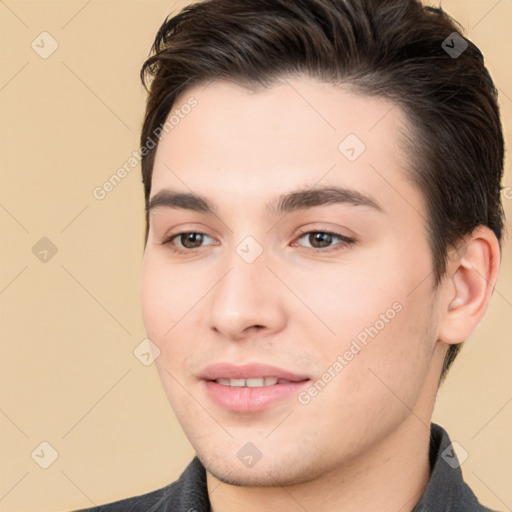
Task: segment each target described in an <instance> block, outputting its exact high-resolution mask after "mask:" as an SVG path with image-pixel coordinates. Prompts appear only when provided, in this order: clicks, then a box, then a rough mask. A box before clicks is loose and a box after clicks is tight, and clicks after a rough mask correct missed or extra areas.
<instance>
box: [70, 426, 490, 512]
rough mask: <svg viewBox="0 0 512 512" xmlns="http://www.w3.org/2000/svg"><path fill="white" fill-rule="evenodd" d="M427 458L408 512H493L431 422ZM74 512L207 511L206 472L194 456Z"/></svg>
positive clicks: (448, 441)
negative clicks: (173, 476)
mask: <svg viewBox="0 0 512 512" xmlns="http://www.w3.org/2000/svg"><path fill="white" fill-rule="evenodd" d="M429 456H430V467H431V474H430V479H429V481H428V484H427V487H426V489H425V492H424V493H423V495H422V497H421V499H420V501H419V502H418V503H417V504H416V506H415V507H414V509H413V510H412V512H493V511H492V510H490V509H488V508H486V507H484V506H483V505H481V504H480V503H479V502H478V500H477V498H476V496H475V495H474V494H473V492H472V491H471V489H470V488H469V487H468V486H467V484H465V483H464V481H463V479H462V472H461V470H460V467H459V466H460V465H459V462H458V459H457V455H456V454H455V452H454V450H453V447H452V445H451V441H450V438H449V437H448V434H447V433H446V431H445V430H444V429H443V428H441V427H440V426H439V425H436V424H435V423H432V425H431V430H430V450H429ZM77 512H210V500H209V498H208V490H207V486H206V470H205V468H204V466H203V464H202V463H201V461H200V460H199V459H198V457H197V456H195V457H194V458H193V459H192V461H191V462H190V464H189V465H188V466H187V467H186V468H185V470H184V471H183V473H182V474H181V476H180V477H179V479H178V480H176V481H175V482H173V483H171V484H169V485H167V486H166V487H163V488H162V489H158V490H156V491H152V492H149V493H147V494H143V495H141V496H135V497H132V498H127V499H124V500H121V501H116V502H113V503H109V504H107V505H100V506H99V507H95V508H89V509H83V510H81V511H77Z"/></svg>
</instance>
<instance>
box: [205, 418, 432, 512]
mask: <svg viewBox="0 0 512 512" xmlns="http://www.w3.org/2000/svg"><path fill="white" fill-rule="evenodd" d="M429 444H430V425H428V423H427V422H423V421H422V420H420V419H418V417H416V416H414V415H410V416H409V417H408V418H407V419H406V420H405V421H404V422H403V423H402V424H401V425H400V426H399V427H398V428H397V429H395V430H394V431H393V432H392V433H391V434H390V435H389V436H387V437H386V438H384V440H382V441H381V442H380V443H379V444H378V445H376V446H373V447H371V449H369V450H368V452H367V453H365V454H363V455H361V456H358V457H357V460H352V461H350V462H349V463H346V464H342V465H340V466H339V467H338V468H336V469H335V470H333V471H331V472H329V473H327V474H322V475H320V476H319V477H317V478H314V479H312V480H308V481H305V482H301V483H298V484H293V485H289V486H284V487H239V486H233V485H229V484H224V483H222V482H220V481H219V480H218V479H217V478H215V477H214V476H213V475H212V474H211V473H209V472H207V485H208V494H209V496H210V502H211V510H212V512H235V511H238V510H244V511H246V512H256V511H258V512H259V511H260V510H266V511H268V512H274V511H276V512H277V511H282V510H287V511H290V512H295V511H297V512H304V510H322V512H331V511H332V512H335V511H336V512H356V511H357V512H370V511H375V510H380V511H381V512H388V511H389V512H396V511H397V510H400V512H411V511H412V509H413V508H414V506H415V504H416V503H417V502H418V501H419V499H420V498H421V495H422V494H423V492H424V490H425V487H426V486H427V483H428V479H429V477H430V463H429Z"/></svg>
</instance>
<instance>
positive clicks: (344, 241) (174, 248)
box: [162, 229, 355, 254]
mask: <svg viewBox="0 0 512 512" xmlns="http://www.w3.org/2000/svg"><path fill="white" fill-rule="evenodd" d="M318 233H322V234H325V235H330V236H333V237H335V238H338V239H339V240H341V242H340V243H338V244H337V246H338V248H336V247H337V246H336V245H335V246H332V247H329V248H327V249H319V248H316V247H304V246H301V247H302V248H303V249H307V250H308V251H309V252H314V253H316V254H319V253H330V252H333V251H338V250H341V248H344V247H348V246H350V245H352V244H354V243H355V240H354V239H353V238H350V237H347V236H344V235H340V234H339V233H334V232H332V231H327V230H326V229H316V230H309V231H307V230H304V231H301V232H300V233H299V234H298V236H297V239H296V240H300V239H301V238H303V237H304V236H305V235H311V234H318ZM189 234H194V235H202V236H207V237H209V235H208V234H206V233H203V232H201V231H181V232H180V233H174V234H172V235H169V236H168V237H167V238H166V239H165V240H164V241H163V242H162V245H169V246H171V250H172V251H173V252H175V253H176V254H185V253H188V254H190V253H192V252H194V251H195V250H197V249H200V248H201V247H195V248H193V249H183V248H180V247H177V246H176V245H174V244H173V241H174V239H175V238H178V237H180V236H181V235H189ZM210 238H211V237H210Z"/></svg>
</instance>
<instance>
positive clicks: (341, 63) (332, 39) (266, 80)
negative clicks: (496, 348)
mask: <svg viewBox="0 0 512 512" xmlns="http://www.w3.org/2000/svg"><path fill="white" fill-rule="evenodd" d="M454 33H455V34H454ZM454 36H455V38H454ZM456 44H457V45H458V47H457V48H456ZM450 48H455V49H457V52H455V53H454V52H453V51H451V52H450ZM301 74H302V75H303V74H305V75H307V76H310V77H312V78H316V79H318V80H320V81H324V82H327V83H332V84H334V85H336V84H348V85H349V86H351V87H352V88H353V89H354V90H355V91H357V92H360V93H363V94H366V95H370V96H378V97H383V98H387V99H390V100H392V101H394V102H396V103H397V104H399V105H400V106H401V107H402V109H403V110H404V112H405V114H406V116H407V119H408V121H409V124H410V126H411V127H412V133H411V135H410V138H411V141H412V146H411V148H410V149H411V151H410V165H411V177H412V179H413V180H414V181H415V183H416V184H417V186H418V187H419V189H420V190H421V191H422V193H423V195H424V198H425V200H426V205H427V213H428V230H429V244H430V247H431V250H432V259H433V269H434V275H435V279H436V285H437V284H439V282H440V280H441V278H442V277H443V275H444V273H445V271H446V260H447V255H448V249H449V248H451V247H454V246H455V245H456V243H457V242H459V241H460V240H461V239H463V238H464V236H466V235H468V234H469V233H471V232H472V231H473V229H474V228H475V227H477V226H478V225H484V226H488V227H489V228H490V229H492V231H493V232H494V233H495V234H496V237H497V238H498V240H500V241H501V235H502V230H503V224H504V214H503V208H502V204H501V195H500V192H501V179H502V173H503V158H504V143H503V134H502V127H501V122H500V115H499V108H498V104H497V91H496V88H495V86H494V84H493V82H492V79H491V77H490V75H489V72H488V71H487V69H486V67H485V65H484V59H483V56H482V54H481V52H480V50H479V49H478V48H477V47H476V46H475V45H474V44H473V43H472V42H471V41H469V40H468V39H465V38H463V36H461V35H460V34H459V31H458V27H457V25H456V24H455V22H454V21H453V20H452V18H450V17H449V16H448V15H447V14H446V13H445V12H444V11H442V10H441V9H434V8H430V7H424V6H423V5H422V4H421V2H419V1H417V0H293V1H290V0H205V1H203V2H198V3H195V4H191V5H189V6H188V7H186V8H185V9H183V10H182V11H181V12H179V13H178V14H177V15H175V16H169V17H168V18H167V19H166V20H165V21H164V23H163V24H162V26H161V27H160V29H159V31H158V33H157V35H156V38H155V41H154V44H153V47H152V52H151V56H150V57H149V58H148V59H147V60H146V62H145V63H144V65H143V67H142V70H141V79H142V81H143V84H144V85H145V86H146V84H147V82H146V79H147V78H151V79H152V81H151V85H150V88H149V95H148V99H147V105H146V113H145V118H144V123H143V128H142V133H141V145H142V146H143V145H145V144H146V143H147V142H146V141H147V140H148V138H151V136H152V134H153V133H154V131H155V129H156V128H157V127H159V126H162V125H164V123H165V121H166V118H167V116H168V114H169V112H170V110H171V108H172V106H173V103H174V101H175V99H176V98H177V96H178V95H179V94H180V93H182V92H183V91H184V90H185V89H186V88H190V87H192V86H195V85H198V84H202V83H206V82H209V81H211V80H227V81H231V82H234V83H236V84H238V85H242V86H245V87H248V88H256V87H268V86H271V85H272V84H273V83H275V82H276V81H277V80H278V79H279V78H282V77H285V76H293V75H301ZM155 152H156V147H154V148H153V149H151V150H149V151H148V152H147V153H146V154H145V156H143V157H142V179H143V183H144V192H145V199H146V242H147V237H148V230H149V217H148V213H147V205H148V200H149V195H150V190H151V178H152V171H153V162H154V156H155ZM460 347H461V345H460V344H456V345H452V346H451V347H450V349H449V351H448V353H447V356H446V359H445V363H444V367H443V372H442V377H444V375H445V374H446V371H447V370H448V368H449V366H450V365H451V363H452V362H453V360H454V358H455V356H456V355H457V353H458V351H459V349H460Z"/></svg>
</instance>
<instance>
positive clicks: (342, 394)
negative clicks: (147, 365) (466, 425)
mask: <svg viewBox="0 0 512 512" xmlns="http://www.w3.org/2000/svg"><path fill="white" fill-rule="evenodd" d="M192 96H193V97H194V98H196V100H197V102H198V103H197V107H196V108H195V109H193V110H192V111H191V113H190V114H189V115H187V116H186V117H185V118H184V119H183V120H181V121H180V123H179V124H177V125H176V126H175V127H174V128H173V129H172V130H171V131H169V133H168V134H166V135H164V137H163V138H162V139H161V141H160V143H159V146H158V149H157V153H156V159H155V165H154V171H153V183H152V188H151V197H154V196H155V194H157V193H158V192H160V191H162V190H163V189H166V188H170V189H174V190H176V191H181V192H184V193H188V192H193V193H196V194H200V195H202V196H205V197H207V198H208V200H209V201H211V202H212V203H213V204H215V205H216V212H215V215H211V214H210V215H207V214H205V213H201V212H194V211H187V210H184V209H172V208H168V207H165V206H162V207H157V208H154V209H152V210H151V213H150V230H149V237H148V241H147V246H146V249H145V254H144V262H143V274H142V307H143V318H144V323H145V326H146V329H147V333H148V336H149V338H150V339H151V340H152V341H153V342H154V343H155V344H156V345H157V346H158V348H159V349H160V351H161V353H160V356H159V357H158V358H157V359H156V365H157V368H158V371H159V374H160V377H161V380H162V383H163V386H164V389H165V391H166V393H167V396H168V398H169V401H170V403H171V405H172V407H173V410H174V411H175V414H176V416H177V418H178V420H179V422H180V424H181V426H182V427H183V429H184V431H185V433H186V435H187V437H188V438H189V439H190V442H191V443H192V445H193V447H194V449H195V450H196V452H197V454H198V456H199V457H200V459H201V461H202V462H203V464H204V465H205V467H206V469H207V484H208V491H209V495H210V500H211V505H212V510H214V511H215V512H229V511H234V510H241V509H243V510H246V511H249V512H250V511H253V510H254V511H255V510H267V511H274V510H288V511H295V510H297V511H298V510H304V509H306V510H323V511H324V512H329V511H331V510H332V511H334V510H336V511H356V510H357V511H359V512H361V511H370V510H382V511H393V512H395V511H397V510H401V511H402V512H405V511H410V510H412V508H413V507H414V505H415V504H416V503H417V501H418V500H419V498H420V497H421V494H422V493H423V491H424V489H425V486H426V484H427V482H428V478H429V472H430V467H429V463H428V447H429V433H430V431H429V428H430V418H431V415H432V410H433V406H434V401H435V396H436V392H437V387H438V381H439V376H440V373H441V368H442V363H443V359H444V356H445V354H446V351H447V349H448V346H449V344H450V343H459V342H461V341H463V340H464V339H465V338H466V337H467V336H468V335H469V334H470V333H471V332H472V331H473V330H474V328H475V327H476V325H477V324H478V322H479V321H480V320H481V318H482V316H483V314H484V312H485V309H486V307H487V304H488V301H489V298H490V295H491V291H492V286H493V284H494V282H495V280H496V275H497V271H498V261H499V248H498V243H497V241H496V238H495V236H494V235H493V234H492V232H491V231H490V230H488V229H487V228H484V227H479V228H477V229H476V230H475V231H474V233H473V234H472V235H471V236H470V237H468V239H467V240H466V241H465V244H464V250H463V251H460V250H459V252H458V253H453V254H452V256H451V257H450V258H449V260H448V270H447V274H446V276H445V277H444V278H443V280H442V282H441V284H440V285H439V287H438V288H434V275H433V272H432V271H433V267H432V258H431V252H430V249H429V245H428V242H427V236H426V213H425V204H424V200H423V197H422V195H421V192H420V191H419V190H418V189H417V188H416V187H415V185H414V184H413V182H412V181H411V180H410V179H409V177H408V158H409V157H408V155H406V154H405V153H404V151H403V150H402V147H403V146H402V145H401V142H400V133H401V131H403V130H407V120H406V118H405V117H404V114H403V112H402V111H401V109H400V107H399V106H397V105H394V104H393V103H390V102H388V101H387V100H384V99H381V98H371V97H367V96H361V95H356V94H355V93H354V92H352V91H351V90H350V89H349V88H348V87H337V88H335V87H334V86H332V85H326V84H321V83H319V82H317V81H315V80H313V79H310V78H305V77H293V78H288V79H287V80H285V81H282V82H280V83H278V84H276V85H274V86H272V87H271V88H268V89H262V90H259V91H257V92H251V91H248V90H247V89H244V88H241V87H239V86H237V85H234V84H229V83H225V82H213V83H211V84H210V85H209V86H207V87H204V86H198V87H195V88H191V89H188V90H186V91H185V92H183V93H182V95H181V96H180V97H179V98H178V99H177V101H176V103H175V105H174V106H173V110H174V109H179V108H180V105H183V104H185V103H186V101H187V99H189V98H190V97H192ZM351 133H352V134H356V135H357V136H358V137H359V139H361V140H362V141H363V142H364V144H365V145H366V150H365V151H364V152H363V153H362V154H361V156H359V158H357V160H355V161H353V162H351V161H349V160H348V159H347V158H346V157H345V156H344V155H343V154H342V153H341V152H340V151H339V150H338V145H339V144H340V142H341V141H342V140H343V139H344V138H345V137H346V136H347V135H348V134H351ZM321 186H338V187H344V188H349V189H351V190H355V191H358V192H359V193H362V194H365V195H367V196H371V198H373V200H374V201H375V202H376V203H378V205H379V207H380V210H379V209H375V208H371V207H369V206H355V205H353V204H331V205H323V206H318V207H315V208H310V209H305V210H302V211H295V212H290V213H288V214H286V215H283V214H281V215H275V214H272V213H271V212H269V211H268V210H267V209H266V208H265V204H266V203H267V202H269V201H275V200H277V199H278V198H279V196H281V195H283V194H286V193H288V192H290V191H293V190H296V189H310V188H313V187H314V188H317V187H321ZM301 229H303V230H304V231H306V232H316V231H315V230H317V231H318V230H319V229H325V230H328V231H329V232H332V233H338V234H341V235H342V236H345V237H349V238H352V239H354V240H355V241H354V242H353V243H342V241H341V239H338V238H336V237H333V238H330V239H329V238H328V241H327V242H326V243H325V244H324V245H323V246H322V244H321V243H318V242H317V244H316V246H315V239H314V237H313V236H308V235H300V233H299V230H301ZM182 232H185V233H186V232H196V233H197V232H200V233H201V232H204V233H206V234H207V236H205V237H204V238H202V239H201V238H200V237H199V241H198V242H196V244H195V246H196V247H197V248H193V247H194V244H193V243H192V244H191V243H190V242H189V243H188V245H187V246H186V247H192V248H189V249H187V248H186V247H185V246H184V244H187V239H186V238H185V237H182V238H181V239H180V238H179V237H178V238H175V239H174V241H173V242H170V243H167V244H164V243H162V242H163V241H165V240H166V239H168V238H169V235H173V234H176V233H182ZM247 236H252V237H253V238H254V239H255V240H256V241H257V242H258V244H259V245H260V246H261V249H262V250H263V252H262V254H261V255H260V256H259V257H258V258H257V259H256V260H255V261H254V262H252V263H250V264H249V263H246V261H244V260H243V259H242V258H241V257H240V256H239V254H237V252H236V248H237V246H238V245H239V244H240V243H241V242H242V240H244V239H245V238H246V237H247ZM311 246H315V247H320V250H319V251H318V250H317V251H316V252H315V250H314V249H312V248H311ZM322 247H324V248H323V249H322ZM173 248H174V249H182V250H183V251H189V252H186V253H183V254H182V253H177V252H174V250H173ZM321 251H324V252H321ZM459 255H460V256H459ZM396 303H398V304H399V305H400V306H401V310H400V312H398V313H397V314H396V315H395V316H394V318H393V319H392V320H389V321H388V322H387V323H385V326H384V328H382V329H381V330H379V332H378V334H377V335H376V336H375V337H374V338H371V339H370V340H369V342H368V343H367V345H366V346H364V348H363V349H362V350H361V351H360V352H358V353H357V355H355V356H354V357H353V359H352V360H351V361H349V362H348V364H346V366H344V368H343V370H342V371H340V372H339V373H337V374H336V377H335V378H333V379H332V380H331V382H329V383H328V384H327V385H326V386H325V388H324V389H323V390H322V391H321V392H319V393H318V394H317V395H316V396H315V397H314V398H313V399H311V400H310V402H309V403H307V404H305V405H304V404H302V403H300V402H299V401H298V399H297V396H295V395H294V396H292V397H289V398H286V399H284V400H282V401H279V402H275V403H273V404H272V405H271V406H269V407H268V408H267V409H266V410H264V411H261V412H257V413H239V412H230V411H227V410H225V409H223V408H221V407H220V406H218V405H216V404H215V403H213V402H212V401H211V400H210V398H209V397H208V395H207V394H206V392H205V385H204V384H205V383H204V382H203V381H202V380H201V379H200V378H199V374H200V372H201V371H202V370H203V369H204V368H205V367H206V366H208V365H209V364H212V363H215V362H219V361H228V362H231V363H234V364H244V363H248V362H261V363H267V364H273V365H276V366H279V367H282V368H284V369H286V370H288V371H292V372H295V373H299V374H304V375H307V376H309V377H310V378H311V379H312V380H313V381H316V380H317V379H321V377H322V374H324V372H326V370H327V369H328V368H329V367H332V365H333V363H334V362H335V361H336V360H337V357H338V355H342V354H344V352H345V351H346V350H347V349H349V348H350V346H351V343H352V341H353V340H354V338H355V337H356V336H357V335H358V334H359V333H361V331H363V330H364V329H365V327H369V326H372V325H374V324H375V322H376V321H377V320H378V319H379V318H381V315H382V314H385V313H386V311H387V310H389V309H390V308H392V305H393V304H396ZM247 442H251V443H252V444H254V445H255V446H256V447H257V448H258V449H259V451H260V452H261V453H262V457H261V459H260V460H259V461H258V462H257V463H256V464H255V465H254V466H252V467H246V466H245V465H244V464H243V463H242V462H241V461H240V460H239V458H238V457H237V452H238V451H239V450H240V449H241V448H242V447H243V446H244V445H245V444H246V443H247Z"/></svg>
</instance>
